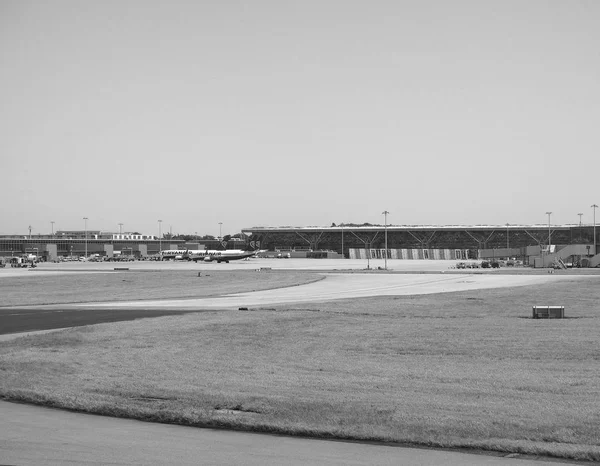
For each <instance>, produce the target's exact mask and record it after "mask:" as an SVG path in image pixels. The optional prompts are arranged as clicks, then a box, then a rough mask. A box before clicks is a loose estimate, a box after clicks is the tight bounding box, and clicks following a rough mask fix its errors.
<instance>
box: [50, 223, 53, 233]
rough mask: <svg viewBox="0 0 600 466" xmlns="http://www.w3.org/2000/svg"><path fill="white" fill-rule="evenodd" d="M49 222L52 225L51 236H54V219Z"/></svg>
mask: <svg viewBox="0 0 600 466" xmlns="http://www.w3.org/2000/svg"><path fill="white" fill-rule="evenodd" d="M50 224H51V225H52V236H54V221H50Z"/></svg>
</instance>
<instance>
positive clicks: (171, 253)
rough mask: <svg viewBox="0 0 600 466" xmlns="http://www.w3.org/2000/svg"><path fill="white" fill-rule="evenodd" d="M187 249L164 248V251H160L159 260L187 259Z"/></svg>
mask: <svg viewBox="0 0 600 466" xmlns="http://www.w3.org/2000/svg"><path fill="white" fill-rule="evenodd" d="M187 253H188V250H187V249H165V250H164V251H160V253H159V254H160V258H161V260H168V259H174V260H184V259H185V260H188V256H187Z"/></svg>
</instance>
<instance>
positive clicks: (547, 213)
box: [546, 212, 552, 255]
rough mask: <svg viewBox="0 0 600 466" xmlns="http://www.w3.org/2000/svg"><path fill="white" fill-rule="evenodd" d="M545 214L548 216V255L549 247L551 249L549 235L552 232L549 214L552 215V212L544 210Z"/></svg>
mask: <svg viewBox="0 0 600 466" xmlns="http://www.w3.org/2000/svg"><path fill="white" fill-rule="evenodd" d="M546 215H547V216H548V255H550V249H551V244H552V243H551V241H550V238H551V235H552V232H551V231H550V215H552V212H546Z"/></svg>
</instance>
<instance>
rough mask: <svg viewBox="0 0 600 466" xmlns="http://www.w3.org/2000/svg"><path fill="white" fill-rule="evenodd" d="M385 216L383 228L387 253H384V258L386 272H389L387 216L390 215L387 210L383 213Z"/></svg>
mask: <svg viewBox="0 0 600 466" xmlns="http://www.w3.org/2000/svg"><path fill="white" fill-rule="evenodd" d="M381 213H382V214H383V218H384V221H383V228H384V231H385V251H384V257H385V266H384V268H385V270H387V254H388V248H387V216H388V214H389V212H388V211H387V210H384V211H383V212H381Z"/></svg>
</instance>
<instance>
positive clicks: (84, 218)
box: [83, 217, 88, 259]
mask: <svg viewBox="0 0 600 466" xmlns="http://www.w3.org/2000/svg"><path fill="white" fill-rule="evenodd" d="M83 220H84V222H85V258H86V259H87V255H88V254H87V221H88V218H87V217H83Z"/></svg>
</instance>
